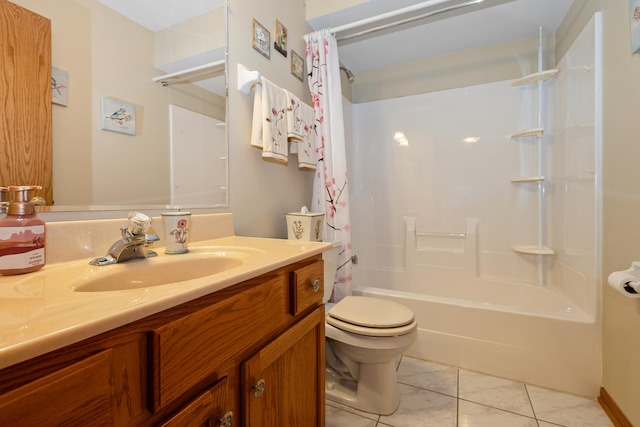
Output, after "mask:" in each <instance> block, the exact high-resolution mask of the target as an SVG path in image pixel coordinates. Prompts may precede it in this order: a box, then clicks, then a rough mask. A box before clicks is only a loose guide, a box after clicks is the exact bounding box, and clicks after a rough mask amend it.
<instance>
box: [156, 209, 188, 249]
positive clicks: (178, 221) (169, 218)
mask: <svg viewBox="0 0 640 427" xmlns="http://www.w3.org/2000/svg"><path fill="white" fill-rule="evenodd" d="M162 224H163V226H164V238H165V241H166V242H167V249H166V251H165V253H167V254H184V253H186V252H189V247H188V245H189V227H190V226H191V212H164V213H163V214H162Z"/></svg>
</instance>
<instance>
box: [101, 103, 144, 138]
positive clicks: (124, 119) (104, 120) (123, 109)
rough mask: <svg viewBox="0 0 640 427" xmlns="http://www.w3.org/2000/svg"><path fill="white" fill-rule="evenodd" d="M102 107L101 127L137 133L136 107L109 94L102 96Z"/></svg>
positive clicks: (128, 133)
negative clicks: (108, 95)
mask: <svg viewBox="0 0 640 427" xmlns="http://www.w3.org/2000/svg"><path fill="white" fill-rule="evenodd" d="M100 107H101V108H100V112H101V114H100V119H101V120H100V127H101V129H104V130H110V131H112V132H120V133H125V134H127V135H135V134H136V107H134V106H133V105H131V104H127V103H124V102H121V101H118V100H116V99H113V98H109V97H107V96H103V97H102V99H101V105H100Z"/></svg>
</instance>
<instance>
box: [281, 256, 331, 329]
mask: <svg viewBox="0 0 640 427" xmlns="http://www.w3.org/2000/svg"><path fill="white" fill-rule="evenodd" d="M290 274H291V277H290V278H289V280H290V283H291V314H293V315H294V316H296V315H298V313H300V312H302V311H304V310H305V309H307V308H309V307H311V306H313V305H318V304H322V298H323V297H324V261H322V260H319V261H316V262H314V263H313V264H309V265H306V266H304V267H300V268H298V269H295V270H293V271H292V272H291V273H290Z"/></svg>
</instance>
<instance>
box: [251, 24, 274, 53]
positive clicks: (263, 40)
mask: <svg viewBox="0 0 640 427" xmlns="http://www.w3.org/2000/svg"><path fill="white" fill-rule="evenodd" d="M252 43H253V48H254V49H255V50H257V51H258V52H260V53H261V54H262V55H263V56H264V57H265V58H267V59H270V58H271V33H270V32H269V30H267V29H266V28H265V27H264V26H263V25H262V24H261V23H259V22H258V21H256V20H255V19H254V20H253V37H252Z"/></svg>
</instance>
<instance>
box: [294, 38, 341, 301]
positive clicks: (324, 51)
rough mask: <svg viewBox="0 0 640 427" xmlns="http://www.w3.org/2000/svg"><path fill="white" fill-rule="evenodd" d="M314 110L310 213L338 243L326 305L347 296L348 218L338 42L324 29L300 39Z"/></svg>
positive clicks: (326, 238) (329, 238)
mask: <svg viewBox="0 0 640 427" xmlns="http://www.w3.org/2000/svg"><path fill="white" fill-rule="evenodd" d="M304 39H305V42H306V51H307V70H308V71H309V76H308V77H309V78H308V81H309V90H310V92H311V102H312V104H313V109H314V112H315V124H316V126H315V129H316V157H317V162H316V175H315V179H314V181H313V200H312V202H311V207H312V210H313V212H324V213H325V221H326V222H325V227H324V232H323V240H324V241H325V242H335V241H338V240H339V241H340V242H342V248H341V249H340V258H339V259H338V272H337V274H336V277H335V287H334V289H333V296H332V298H331V300H332V301H334V302H337V301H340V300H341V299H342V298H344V297H345V296H347V295H351V220H350V217H349V185H348V179H347V155H346V148H345V138H344V119H343V115H342V89H341V87H340V65H339V62H338V44H337V42H336V39H335V37H333V35H331V34H329V31H328V30H321V31H316V32H313V33H310V34H307V35H306V36H304Z"/></svg>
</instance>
